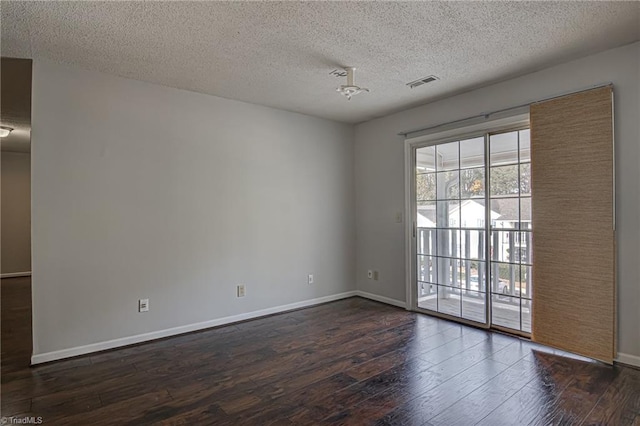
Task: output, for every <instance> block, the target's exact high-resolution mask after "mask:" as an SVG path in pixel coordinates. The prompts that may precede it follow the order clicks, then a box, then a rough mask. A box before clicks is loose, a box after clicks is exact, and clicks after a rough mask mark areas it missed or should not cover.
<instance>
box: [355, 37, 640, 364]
mask: <svg viewBox="0 0 640 426" xmlns="http://www.w3.org/2000/svg"><path fill="white" fill-rule="evenodd" d="M639 67H640V43H635V44H632V45H628V46H624V47H621V48H617V49H613V50H609V51H606V52H603V53H599V54H597V55H593V56H590V57H586V58H583V59H580V60H576V61H573V62H569V63H566V64H563V65H559V66H555V67H552V68H548V69H545V70H542V71H539V72H535V73H533V74H529V75H526V76H523V77H519V78H516V79H513V80H509V81H506V82H503V83H499V84H495V85H492V86H488V87H485V88H482V89H478V90H474V91H471V92H467V93H464V94H461V95H458V96H454V97H451V98H447V99H444V100H441V101H438V102H434V103H431V104H428V105H424V106H421V107H418V108H414V109H411V110H407V111H404V112H400V113H397V114H394V115H391V116H387V117H383V118H380V119H376V120H373V121H369V122H367V123H363V124H361V125H358V126H357V127H356V137H355V152H356V165H355V173H356V178H355V179H356V217H357V232H356V241H357V245H356V253H357V271H356V276H357V285H358V289H359V290H361V291H366V292H371V293H374V294H378V295H381V296H384V297H389V298H393V299H397V300H405V274H404V267H405V262H404V249H405V245H404V225H403V224H398V223H395V220H394V217H395V216H394V215H395V212H396V211H402V210H403V209H404V180H403V179H404V175H403V173H404V171H403V168H404V157H403V155H404V151H403V150H404V146H403V138H402V137H401V136H398V132H401V131H405V130H412V129H416V128H421V127H427V126H430V125H436V124H440V123H445V122H449V121H453V120H457V119H462V118H465V117H469V116H474V115H477V114H480V113H484V112H490V111H494V110H499V109H502V108H509V107H513V106H516V105H520V104H523V103H529V102H532V101H535V100H539V99H542V98H545V97H550V96H555V95H559V94H564V93H567V92H570V91H576V90H581V89H585V88H588V87H590V86H593V85H597V84H601V83H608V82H613V84H614V86H615V87H614V91H615V120H616V121H615V139H616V142H615V143H616V162H617V164H616V167H617V169H616V193H617V202H616V208H617V210H616V220H617V237H618V245H617V249H618V319H619V327H618V332H619V339H618V349H619V352H620V354H621V355H620V359H621V360H623V361H625V362H630V363H637V364H638V365H640V308H639V306H640V273H639V271H640V254H639V253H640V232H639V231H638V226H639V225H638V224H639V223H640V198H639V197H638V193H639V190H638V188H639V187H640V149H639V145H640V142H639V139H640V124H639V123H640V108H639V103H640V70H639ZM425 87H426V86H425ZM425 90H429V89H428V87H426V89H425ZM585 190H588V189H585ZM585 225H588V224H585ZM367 269H378V270H380V281H372V280H368V279H367ZM585 315H588V312H585Z"/></svg>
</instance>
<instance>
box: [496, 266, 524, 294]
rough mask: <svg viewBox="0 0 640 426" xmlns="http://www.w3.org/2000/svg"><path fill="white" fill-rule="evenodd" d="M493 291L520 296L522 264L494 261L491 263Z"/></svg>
mask: <svg viewBox="0 0 640 426" xmlns="http://www.w3.org/2000/svg"><path fill="white" fill-rule="evenodd" d="M491 273H492V274H491V292H492V293H494V294H501V295H505V296H518V297H519V296H520V286H521V283H520V265H514V264H512V263H499V262H494V263H493V264H492V265H491Z"/></svg>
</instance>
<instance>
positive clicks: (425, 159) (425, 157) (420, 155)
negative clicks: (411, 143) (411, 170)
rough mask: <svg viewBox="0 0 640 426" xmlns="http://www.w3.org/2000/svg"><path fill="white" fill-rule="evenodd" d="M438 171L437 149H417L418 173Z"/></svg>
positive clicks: (430, 147) (429, 147) (432, 147)
mask: <svg viewBox="0 0 640 426" xmlns="http://www.w3.org/2000/svg"><path fill="white" fill-rule="evenodd" d="M435 170H436V147H435V146H425V147H424V148H418V149H416V172H417V173H427V172H434V171H435Z"/></svg>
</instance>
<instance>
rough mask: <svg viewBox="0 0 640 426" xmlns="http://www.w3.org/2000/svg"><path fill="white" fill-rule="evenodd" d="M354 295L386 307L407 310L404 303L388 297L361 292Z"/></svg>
mask: <svg viewBox="0 0 640 426" xmlns="http://www.w3.org/2000/svg"><path fill="white" fill-rule="evenodd" d="M355 293H356V295H357V296H360V297H364V298H365V299H371V300H375V301H376V302H382V303H386V304H387V305H393V306H397V307H399V308H403V309H406V308H407V304H406V302H403V301H402V300H396V299H391V298H389V297H384V296H379V295H377V294H373V293H368V292H366V291H362V290H357V291H356V292H355Z"/></svg>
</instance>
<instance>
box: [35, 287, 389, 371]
mask: <svg viewBox="0 0 640 426" xmlns="http://www.w3.org/2000/svg"><path fill="white" fill-rule="evenodd" d="M357 295H358V292H357V291H347V292H345V293H339V294H333V295H331V296H324V297H317V298H315V299H309V300H303V301H302V302H295V303H290V304H288V305H281V306H275V307H273V308H267V309H261V310H259V311H253V312H247V313H244V314H238V315H232V316H229V317H224V318H218V319H214V320H210V321H204V322H199V323H196V324H189V325H183V326H180V327H174V328H169V329H166V330H159V331H153V332H151V333H144V334H137V335H135V336H129V337H122V338H119V339H113V340H107V341H105V342H98V343H92V344H89V345H84V346H76V347H73V348H69V349H62V350H59V351H53V352H45V353H41V354H34V355H32V356H31V365H35V364H42V363H44V362H51V361H56V360H59V359H64V358H70V357H74V356H78V355H86V354H89V353H93V352H99V351H104V350H107V349H114V348H119V347H122V346H128V345H133V344H136V343H142V342H148V341H150V340H156V339H162V338H164V337H170V336H176V335H178V334H184V333H189V332H192V331H198V330H204V329H207V328H211V327H217V326H221V325H225V324H231V323H234V322H238V321H244V320H248V319H253V318H258V317H263V316H266V315H272V314H277V313H281V312H286V311H291V310H293V309H299V308H305V307H308V306H313V305H319V304H321V303H326V302H333V301H334V300H340V299H346V298H348V297H353V296H357ZM389 300H391V299H389Z"/></svg>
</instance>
